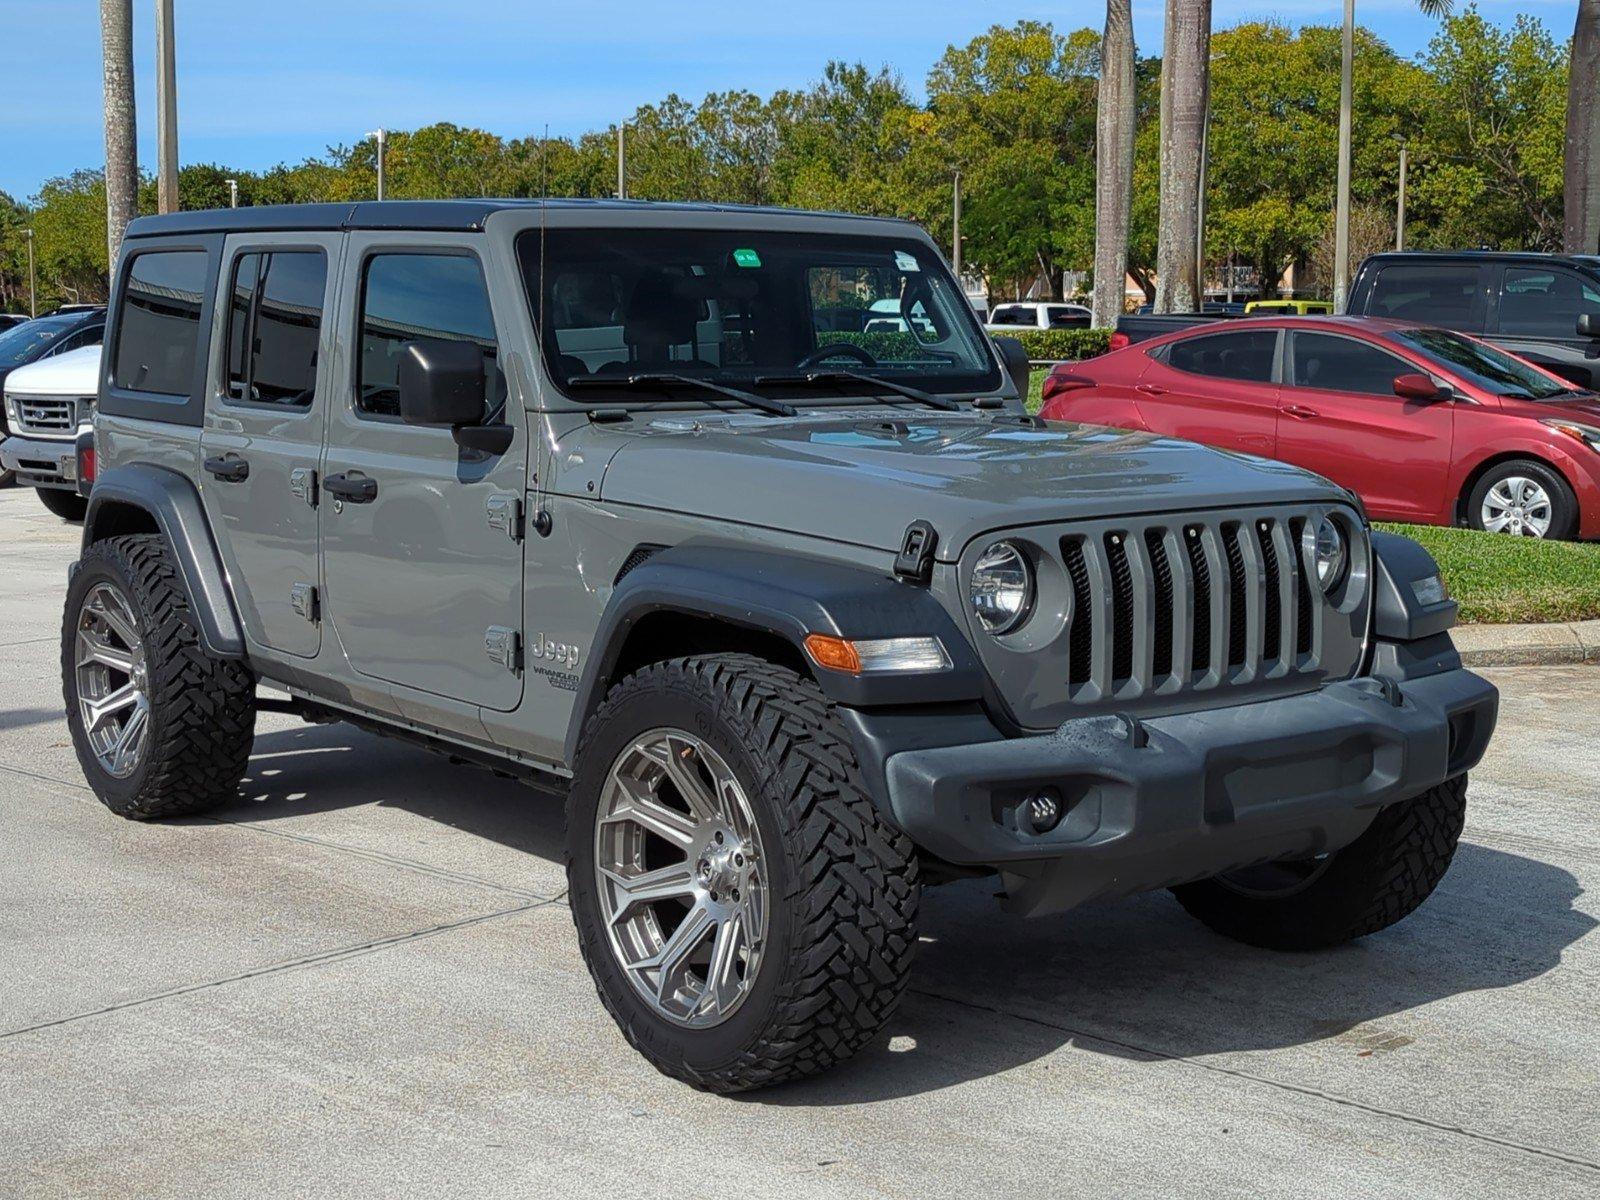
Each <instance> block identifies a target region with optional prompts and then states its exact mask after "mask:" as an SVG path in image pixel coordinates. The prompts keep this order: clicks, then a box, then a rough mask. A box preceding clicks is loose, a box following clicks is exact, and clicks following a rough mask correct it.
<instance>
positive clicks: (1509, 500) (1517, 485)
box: [1479, 475, 1554, 538]
mask: <svg viewBox="0 0 1600 1200" xmlns="http://www.w3.org/2000/svg"><path fill="white" fill-rule="evenodd" d="M1553 517H1554V509H1553V506H1552V505H1551V503H1550V494H1549V493H1548V492H1546V491H1545V490H1544V485H1543V484H1541V483H1540V482H1539V481H1538V480H1537V479H1529V478H1528V477H1527V476H1526V475H1508V476H1507V477H1506V478H1504V479H1502V480H1501V481H1500V482H1499V483H1497V484H1495V485H1494V486H1493V487H1492V488H1490V489H1489V491H1488V494H1487V495H1485V496H1484V498H1483V509H1482V511H1481V512H1480V513H1479V519H1480V520H1481V522H1482V524H1483V527H1484V528H1485V529H1487V530H1488V531H1489V532H1490V533H1510V534H1515V535H1516V536H1518V537H1536V538H1542V537H1544V536H1545V535H1546V534H1548V533H1549V532H1550V522H1551V520H1552V518H1553Z"/></svg>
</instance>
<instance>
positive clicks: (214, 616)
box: [83, 463, 245, 659]
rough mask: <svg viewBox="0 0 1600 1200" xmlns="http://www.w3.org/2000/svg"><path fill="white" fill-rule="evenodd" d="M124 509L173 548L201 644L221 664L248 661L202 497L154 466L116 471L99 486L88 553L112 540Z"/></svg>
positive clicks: (86, 527)
mask: <svg viewBox="0 0 1600 1200" xmlns="http://www.w3.org/2000/svg"><path fill="white" fill-rule="evenodd" d="M120 507H131V508H135V509H139V510H140V511H142V512H145V513H148V514H149V516H150V518H151V519H152V520H153V521H154V522H155V524H156V528H157V529H159V530H160V531H161V535H162V537H164V538H165V539H166V542H167V545H168V546H169V547H170V548H171V551H172V557H173V560H174V561H175V562H176V563H177V565H178V574H179V575H180V576H181V577H182V579H183V585H184V589H185V590H186V591H187V592H188V594H189V603H190V604H192V605H193V606H194V611H195V616H196V617H197V618H198V620H199V623H200V640H201V642H202V644H203V645H204V646H205V648H206V652H207V653H208V654H211V655H213V656H214V657H217V658H227V659H242V658H244V657H245V641H244V628H243V626H242V625H241V624H240V622H239V613H238V609H237V608H236V607H235V606H234V602H233V593H232V592H231V591H230V590H229V587H228V575H227V572H226V571H225V570H224V569H223V565H222V556H221V554H220V553H219V552H218V550H217V543H216V539H215V538H213V537H212V535H211V523H210V522H209V521H208V520H207V519H206V512H205V507H204V505H202V504H201V502H200V493H199V491H198V490H196V488H195V486H194V484H193V483H192V482H191V481H190V480H189V479H187V478H185V477H184V476H183V475H180V474H179V473H178V472H176V471H173V470H170V469H168V468H166V467H158V466H155V465H153V464H150V463H129V464H126V465H124V466H118V467H112V468H111V469H110V470H109V471H107V472H106V473H105V474H104V475H101V476H100V477H99V478H98V479H96V480H95V481H94V488H93V490H92V491H91V492H90V494H89V511H88V513H87V514H86V515H85V517H84V520H83V548H84V549H85V550H87V549H88V548H89V547H90V546H91V545H92V544H94V543H95V542H97V541H99V540H101V538H103V537H106V536H109V535H108V534H107V533H106V532H105V530H106V528H107V527H108V526H111V525H113V524H114V518H113V516H112V514H113V513H114V512H115V510H116V509H118V508H120Z"/></svg>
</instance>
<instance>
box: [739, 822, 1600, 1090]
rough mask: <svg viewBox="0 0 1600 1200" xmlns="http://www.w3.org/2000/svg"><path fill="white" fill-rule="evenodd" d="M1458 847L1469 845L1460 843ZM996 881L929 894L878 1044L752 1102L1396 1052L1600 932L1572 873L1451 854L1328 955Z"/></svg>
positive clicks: (1149, 903)
mask: <svg viewBox="0 0 1600 1200" xmlns="http://www.w3.org/2000/svg"><path fill="white" fill-rule="evenodd" d="M1469 836H1470V834H1469ZM993 890H994V885H993V882H992V881H972V882H968V883H962V884H955V885H951V886H949V887H946V888H940V889H936V890H933V891H930V892H928V893H926V894H925V899H924V905H923V916H922V921H921V929H922V935H923V945H922V947H921V951H920V953H919V955H918V958H917V963H916V967H915V969H914V971H913V973H912V978H911V985H910V990H909V992H908V994H907V996H906V997H905V1000H904V1002H903V1003H902V1005H901V1008H900V1010H899V1012H898V1013H897V1015H896V1016H895V1018H894V1019H893V1020H892V1021H891V1022H890V1025H889V1029H888V1031H887V1033H886V1035H885V1036H883V1037H882V1038H881V1039H880V1043H879V1045H878V1046H876V1047H874V1048H873V1049H872V1050H869V1051H867V1052H864V1053H862V1054H861V1055H859V1056H857V1058H855V1059H854V1060H852V1061H851V1062H849V1063H847V1064H845V1065H844V1066H842V1067H840V1068H837V1069H835V1070H833V1071H831V1072H829V1073H828V1074H826V1075H823V1076H821V1077H819V1078H817V1079H814V1080H806V1081H802V1082H800V1083H796V1084H794V1085H792V1086H789V1087H786V1088H778V1089H774V1090H773V1091H770V1092H760V1093H753V1094H752V1095H751V1096H750V1099H751V1100H752V1101H756V1102H761V1103H770V1104H780V1105H803V1106H827V1105H849V1104H865V1103H871V1102H875V1101H880V1100H886V1099H894V1098H897V1097H906V1096H914V1095H919V1094H924V1093H928V1092H933V1091H938V1090H940V1089H942V1088H946V1087H950V1086H953V1085H955V1084H959V1083H963V1082H966V1081H968V1080H972V1079H977V1078H982V1077H986V1076H990V1075H994V1074H998V1073H1000V1072H1004V1071H1007V1070H1010V1069H1013V1068H1017V1067H1022V1066H1025V1065H1026V1064H1028V1063H1030V1062H1033V1061H1035V1060H1037V1059H1040V1058H1042V1057H1044V1056H1046V1055H1048V1054H1050V1053H1052V1052H1053V1051H1056V1050H1058V1049H1060V1048H1061V1047H1063V1046H1068V1045H1070V1046H1072V1047H1073V1048H1074V1049H1077V1050H1081V1051H1087V1052H1090V1053H1093V1054H1105V1055H1111V1056H1115V1057H1121V1058H1129V1059H1134V1060H1139V1061H1160V1060H1170V1059H1186V1058H1196V1057H1201V1056H1206V1055H1216V1054H1227V1053H1231V1052H1238V1051H1251V1050H1274V1049H1282V1048H1286V1047H1293V1046H1303V1045H1308V1044H1311V1043H1317V1042H1331V1043H1332V1045H1331V1047H1330V1049H1331V1050H1332V1051H1333V1052H1337V1053H1343V1054H1349V1055H1360V1056H1363V1057H1371V1056H1375V1055H1379V1056H1381V1055H1385V1054H1389V1053H1395V1052H1403V1047H1404V1046H1406V1045H1407V1044H1409V1043H1410V1041H1411V1039H1410V1038H1409V1037H1407V1036H1405V1031H1406V1030H1410V1029H1412V1028H1413V1027H1412V1026H1410V1025H1405V1023H1403V1022H1402V1023H1399V1024H1402V1025H1405V1029H1404V1030H1397V1029H1387V1028H1385V1025H1384V1021H1385V1019H1386V1018H1388V1017H1391V1016H1394V1015H1395V1014H1400V1013H1405V1012H1407V1011H1409V1010H1411V1009H1416V1008H1419V1007H1422V1006H1424V1005H1428V1004H1432V1003H1434V1002H1436V1001H1440V1000H1445V999H1447V998H1449V997H1452V996H1456V995H1460V994H1462V993H1467V992H1475V991H1481V990H1486V989H1495V988H1504V987H1509V986H1511V985H1513V984H1518V983H1522V982H1525V981H1527V980H1530V979H1533V978H1536V977H1537V976H1539V975H1542V974H1544V973H1545V972H1546V971H1549V970H1551V969H1552V968H1554V967H1556V966H1557V965H1558V964H1559V963H1560V961H1561V955H1562V951H1563V950H1564V949H1565V948H1566V947H1568V946H1570V945H1572V944H1573V943H1574V942H1576V941H1577V940H1578V939H1580V938H1582V937H1583V936H1584V935H1585V934H1587V933H1588V932H1589V931H1590V930H1592V929H1593V928H1594V927H1595V925H1596V924H1597V922H1596V921H1595V920H1594V919H1593V918H1591V917H1589V916H1588V915H1586V914H1585V913H1582V912H1579V911H1576V910H1575V909H1574V908H1573V901H1574V900H1576V899H1577V897H1578V896H1580V895H1581V894H1582V890H1583V889H1582V888H1581V887H1580V885H1579V883H1578V881H1577V879H1576V878H1575V877H1574V876H1573V875H1572V874H1570V873H1569V872H1567V871H1565V870H1562V869H1561V868H1559V867H1555V866H1551V865H1550V864H1548V863H1543V862H1539V861H1537V860H1535V859H1531V858H1526V857H1523V856H1521V855H1517V854H1510V853H1506V852H1504V851H1501V850H1495V849H1489V848H1486V847H1483V846H1478V845H1473V844H1470V843H1463V844H1462V846H1461V848H1460V850H1459V851H1458V853H1457V855H1456V859H1455V862H1454V864H1453V866H1452V867H1451V870H1450V873H1449V874H1448V875H1447V876H1446V878H1445V881H1444V882H1443V883H1442V884H1441V885H1440V887H1439V890H1438V891H1436V892H1435V893H1434V895H1433V896H1432V897H1431V898H1430V899H1429V901H1428V902H1427V904H1425V905H1424V906H1423V907H1422V908H1421V909H1420V910H1419V911H1418V912H1417V913H1415V914H1413V915H1412V916H1411V917H1410V918H1409V919H1407V920H1406V921H1404V922H1402V923H1400V924H1399V925H1397V926H1395V927H1393V928H1391V929H1389V930H1386V931H1384V932H1382V933H1378V934H1375V935H1373V936H1371V937H1368V938H1365V939H1363V940H1361V941H1359V942H1356V943H1353V944H1351V945H1348V946H1344V947H1341V948H1339V949H1336V950H1332V951H1326V952H1322V953H1315V954H1280V953H1274V952H1272V951H1267V950H1258V949H1255V948H1253V947H1250V946H1242V945H1239V944H1237V943H1234V942H1231V941H1228V940H1227V939H1225V938H1222V937H1220V936H1218V935H1217V934H1214V933H1212V932H1211V931H1210V930H1208V929H1206V928H1205V927H1204V926H1203V925H1201V924H1199V922H1197V921H1195V920H1194V919H1193V918H1191V917H1189V916H1188V914H1187V913H1185V912H1184V911H1183V910H1182V909H1181V908H1180V907H1179V906H1178V903H1177V901H1175V900H1173V899H1172V898H1171V896H1169V895H1168V894H1166V893H1165V892H1161V893H1151V894H1149V895H1145V896H1139V897H1135V898H1132V899H1129V900H1123V901H1118V902H1114V903H1112V902H1108V903H1104V904H1096V905H1093V906H1089V907H1086V908H1084V909H1081V910H1079V911H1077V912H1074V913H1068V914H1066V915H1064V916H1059V917H1050V918H1044V919H1041V920H1036V921H1024V920H1020V919H1018V918H1015V917H1011V916H1008V915H1006V914H1004V913H1002V912H1000V911H999V910H998V907H997V905H996V903H995V901H994V900H993V898H992V893H993Z"/></svg>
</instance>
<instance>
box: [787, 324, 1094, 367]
mask: <svg viewBox="0 0 1600 1200" xmlns="http://www.w3.org/2000/svg"><path fill="white" fill-rule="evenodd" d="M1000 336H1004V337H1014V338H1016V339H1017V340H1018V341H1019V342H1021V343H1022V346H1023V348H1024V349H1025V350H1027V352H1028V358H1029V359H1031V360H1032V361H1034V362H1067V361H1073V360H1076V359H1080V358H1093V357H1094V356H1095V355H1096V354H1104V353H1105V352H1106V351H1107V350H1108V349H1110V348H1111V330H1109V329H1019V330H1017V331H1016V332H1015V333H1006V334H1003V335H1000ZM837 342H848V343H849V344H850V345H852V346H860V347H861V348H862V349H863V350H865V351H866V352H867V353H868V354H870V355H872V357H873V358H877V359H887V360H890V361H894V360H900V361H904V360H906V359H916V358H920V357H923V347H922V344H921V343H920V342H918V341H917V339H916V337H915V336H914V335H912V334H909V333H846V332H844V331H842V330H833V331H820V332H818V334H817V343H818V344H819V345H829V344H832V343H837Z"/></svg>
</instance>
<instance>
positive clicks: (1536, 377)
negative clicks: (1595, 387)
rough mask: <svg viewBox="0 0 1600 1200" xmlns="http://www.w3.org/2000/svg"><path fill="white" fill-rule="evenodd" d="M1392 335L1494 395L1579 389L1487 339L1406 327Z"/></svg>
mask: <svg viewBox="0 0 1600 1200" xmlns="http://www.w3.org/2000/svg"><path fill="white" fill-rule="evenodd" d="M1390 336H1391V337H1392V338H1393V339H1394V340H1395V341H1396V342H1398V343H1400V345H1402V346H1404V347H1405V348H1406V349H1408V350H1413V351H1415V352H1417V353H1419V354H1421V355H1422V357H1423V358H1426V359H1427V360H1428V361H1429V362H1431V363H1433V364H1434V365H1435V366H1438V367H1441V368H1443V369H1444V370H1446V371H1449V372H1451V373H1452V374H1454V375H1459V376H1460V377H1461V378H1462V379H1464V380H1466V381H1467V382H1468V383H1470V384H1473V385H1474V386H1476V387H1480V388H1482V389H1483V390H1484V391H1486V392H1488V393H1490V394H1491V395H1495V396H1515V397H1517V398H1518V399H1521V400H1554V399H1557V398H1560V397H1564V396H1570V395H1572V394H1573V393H1574V392H1575V391H1576V390H1577V389H1575V388H1573V387H1572V386H1571V385H1570V384H1567V383H1563V382H1562V381H1561V380H1559V379H1557V378H1555V377H1554V376H1553V375H1547V374H1545V373H1544V372H1543V371H1541V370H1540V369H1539V368H1538V367H1536V366H1534V365H1533V364H1532V363H1527V362H1523V361H1522V359H1520V358H1516V357H1514V356H1512V355H1510V354H1507V353H1505V351H1503V350H1496V349H1495V348H1494V347H1493V346H1490V345H1488V344H1487V343H1486V342H1475V341H1473V340H1472V339H1471V338H1465V337H1462V336H1461V335H1460V334H1459V333H1451V332H1449V331H1448V330H1444V329H1406V330H1402V331H1401V332H1399V333H1394V334H1390Z"/></svg>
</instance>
